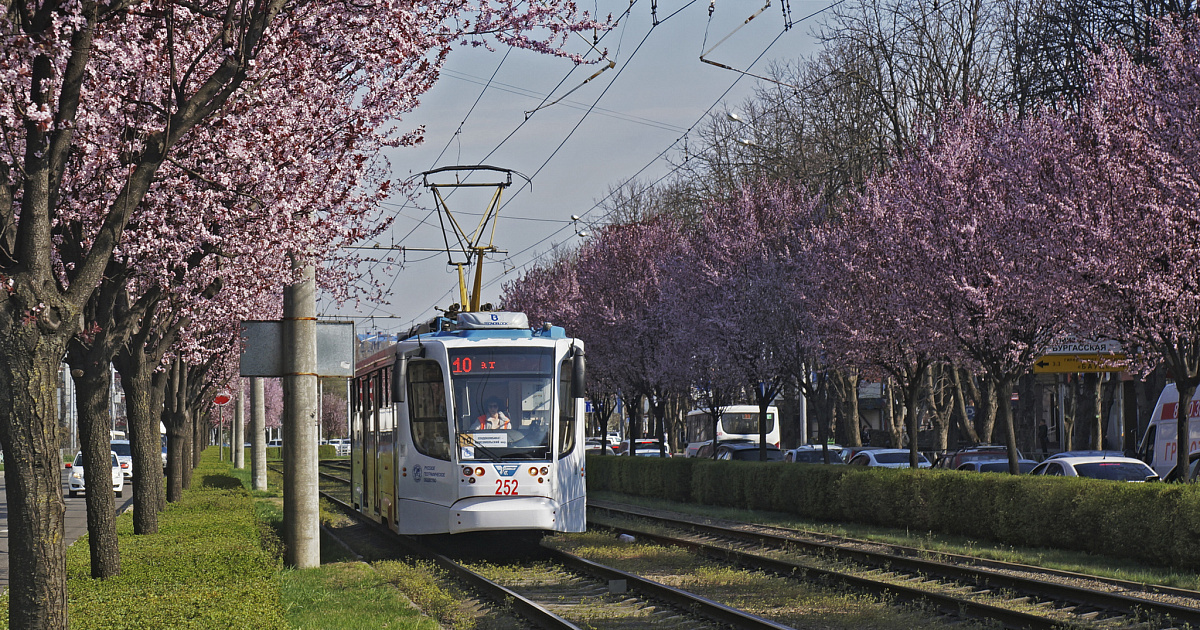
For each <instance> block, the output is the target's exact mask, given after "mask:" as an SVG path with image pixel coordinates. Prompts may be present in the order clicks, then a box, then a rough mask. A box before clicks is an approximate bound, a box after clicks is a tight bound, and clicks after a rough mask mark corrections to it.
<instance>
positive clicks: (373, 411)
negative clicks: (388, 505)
mask: <svg viewBox="0 0 1200 630" xmlns="http://www.w3.org/2000/svg"><path fill="white" fill-rule="evenodd" d="M365 380H366V382H365V383H364V385H365V386H366V390H367V391H366V394H365V396H364V401H363V407H364V413H363V455H364V457H363V479H364V480H365V481H366V487H365V488H363V509H362V511H363V514H374V515H378V514H379V478H378V476H377V473H376V470H377V468H378V467H377V466H376V465H375V463H376V457H377V453H378V452H379V450H378V449H379V445H378V439H377V436H378V432H379V404H378V397H377V395H378V393H379V392H378V390H377V389H376V382H377V379H376V377H375V374H369V375H367V378H366V379H365Z"/></svg>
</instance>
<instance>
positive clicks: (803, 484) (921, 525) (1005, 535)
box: [587, 455, 1200, 570]
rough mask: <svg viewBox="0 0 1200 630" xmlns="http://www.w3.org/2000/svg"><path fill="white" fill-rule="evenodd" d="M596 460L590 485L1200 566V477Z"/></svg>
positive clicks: (592, 462) (681, 499)
mask: <svg viewBox="0 0 1200 630" xmlns="http://www.w3.org/2000/svg"><path fill="white" fill-rule="evenodd" d="M587 462H588V471H587V478H588V488H589V489H590V490H609V491H613V492H620V493H623V494H630V495H634V496H641V497H649V498H661V499H667V500H671V501H679V502H683V503H699V504H703V505H714V506H724V507H733V508H741V509H748V510H762V511H773V512H783V513H790V514H796V515H798V516H802V517H804V518H810V519H815V520H824V521H836V522H850V523H862V524H868V525H880V526H885V527H897V528H905V529H909V530H913V531H929V532H936V533H943V534H956V535H964V536H970V537H973V538H976V539H978V540H988V541H994V542H997V543H1002V544H1008V545H1014V546H1024V547H1051V548H1057V549H1070V550H1076V551H1086V552H1090V553H1097V554H1103V555H1108V556H1116V557H1127V558H1132V559H1135V560H1141V561H1145V562H1151V563H1154V564H1156V565H1160V566H1171V567H1177V568H1184V569H1192V570H1194V569H1197V568H1200V545H1198V544H1196V541H1197V540H1200V485H1197V484H1188V485H1177V484H1163V483H1122V482H1114V481H1097V480H1094V479H1080V478H1061V477H1054V478H1049V477H1028V476H1011V475H1000V474H969V473H962V472H957V471H948V470H918V471H912V470H907V469H887V468H859V467H847V466H821V465H814V464H781V463H760V462H725V461H713V460H708V459H685V458H671V459H657V458H651V457H613V456H596V455H588V458H587ZM1131 541H1137V544H1130V542H1131Z"/></svg>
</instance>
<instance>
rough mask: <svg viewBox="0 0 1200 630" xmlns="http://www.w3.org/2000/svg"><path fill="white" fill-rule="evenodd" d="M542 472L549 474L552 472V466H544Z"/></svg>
mask: <svg viewBox="0 0 1200 630" xmlns="http://www.w3.org/2000/svg"><path fill="white" fill-rule="evenodd" d="M542 474H543V475H549V474H550V467H549V466H542Z"/></svg>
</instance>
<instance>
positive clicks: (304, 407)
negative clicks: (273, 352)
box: [283, 259, 321, 569]
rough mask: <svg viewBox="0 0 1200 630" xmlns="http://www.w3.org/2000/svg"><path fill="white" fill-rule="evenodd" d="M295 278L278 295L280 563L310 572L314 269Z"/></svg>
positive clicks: (316, 537) (316, 554)
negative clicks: (280, 330)
mask: <svg viewBox="0 0 1200 630" xmlns="http://www.w3.org/2000/svg"><path fill="white" fill-rule="evenodd" d="M293 268H296V262H295V261H294V259H293ZM300 274H301V280H300V282H298V283H296V284H293V285H289V286H288V287H287V288H286V289H284V292H283V373H284V377H283V533H284V538H283V541H284V544H285V545H286V552H285V554H284V562H285V563H286V564H288V565H289V566H292V567H295V568H297V569H311V568H314V567H318V566H320V565H321V537H320V513H319V503H318V499H319V496H318V487H319V486H318V479H317V300H316V280H315V277H316V270H315V269H314V268H313V267H312V266H311V265H310V266H306V267H304V268H303V269H302V270H300Z"/></svg>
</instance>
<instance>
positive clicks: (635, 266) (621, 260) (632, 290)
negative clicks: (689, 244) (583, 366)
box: [575, 216, 685, 455]
mask: <svg viewBox="0 0 1200 630" xmlns="http://www.w3.org/2000/svg"><path fill="white" fill-rule="evenodd" d="M684 247H685V243H684V241H683V240H682V237H681V234H680V231H679V226H678V225H677V224H676V222H675V221H674V220H672V219H670V218H669V217H665V216H660V217H655V218H651V219H647V220H643V221H640V222H637V223H630V224H625V225H612V226H607V227H605V228H602V229H601V230H599V231H598V233H597V235H596V236H595V237H594V239H593V240H592V241H589V242H588V243H587V245H585V246H584V247H583V248H582V249H581V250H580V252H579V256H578V260H577V263H576V279H575V282H576V283H577V286H578V287H579V295H580V297H581V298H582V300H581V302H580V306H581V308H580V310H579V312H578V314H577V318H576V322H577V326H578V327H579V333H577V334H578V335H579V336H580V337H582V338H583V339H585V340H586V341H587V343H588V365H589V371H591V370H592V367H591V366H593V365H594V366H596V368H595V369H596V371H597V372H599V373H600V374H601V375H603V376H602V378H604V379H605V380H603V381H601V382H603V383H608V384H609V386H610V387H611V386H613V385H615V387H616V388H617V389H618V390H619V391H620V393H621V397H622V399H623V401H624V403H625V409H626V411H627V412H628V413H629V414H630V422H631V424H630V429H629V435H627V436H626V437H627V438H629V439H631V440H632V439H636V438H638V437H641V435H642V431H641V428H640V425H639V420H640V413H641V405H640V400H639V399H640V398H641V397H643V396H644V397H646V398H647V399H648V400H649V401H650V403H651V405H652V409H653V412H654V416H655V420H656V421H657V424H658V426H657V427H656V428H655V432H654V434H653V435H654V437H655V438H656V439H657V438H660V436H661V432H662V430H663V428H664V427H663V426H662V425H663V423H664V421H665V418H664V415H663V414H665V410H666V408H665V405H666V401H667V396H668V394H669V393H671V392H672V391H677V390H676V389H674V383H673V381H672V380H671V377H670V368H671V361H673V360H674V358H673V357H666V358H664V353H663V345H664V343H665V331H666V330H667V328H668V327H669V324H668V322H667V321H666V320H665V314H664V312H663V303H662V292H663V290H664V287H665V286H666V284H668V283H669V282H670V281H671V279H670V278H669V277H668V276H667V273H666V271H665V270H664V269H663V266H662V264H661V261H662V259H663V258H664V257H666V256H669V255H673V254H674V253H677V252H680V251H682V250H683V249H684ZM664 448H665V447H664ZM634 450H635V449H633V448H631V449H630V454H631V455H632V454H633V451H634Z"/></svg>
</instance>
